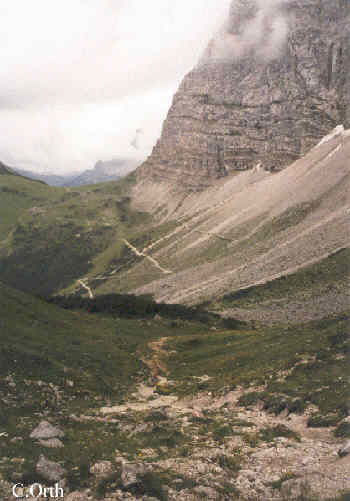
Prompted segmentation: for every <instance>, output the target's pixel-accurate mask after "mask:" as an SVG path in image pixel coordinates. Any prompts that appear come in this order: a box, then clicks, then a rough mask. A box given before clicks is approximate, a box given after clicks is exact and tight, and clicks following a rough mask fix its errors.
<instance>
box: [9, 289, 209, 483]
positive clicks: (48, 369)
mask: <svg viewBox="0 0 350 501" xmlns="http://www.w3.org/2000/svg"><path fill="white" fill-rule="evenodd" d="M0 319H1V320H0V329H1V345H0V375H1V378H0V379H1V383H0V397H1V400H2V402H3V404H2V408H1V413H0V432H2V431H4V430H6V432H7V433H8V437H7V438H2V439H1V440H0V458H1V457H23V458H25V462H24V464H23V465H22V471H25V472H26V474H28V475H29V476H30V475H33V476H34V478H35V479H36V481H37V475H35V474H34V473H33V467H34V463H35V461H37V459H38V457H39V454H40V453H44V454H45V455H46V456H47V457H49V458H51V459H55V460H59V461H62V462H63V463H64V464H65V465H66V467H67V468H68V469H70V471H71V475H72V478H71V479H70V480H71V483H72V485H74V482H75V481H77V478H78V477H79V479H80V480H79V482H80V481H81V478H80V476H81V475H82V472H81V471H80V470H79V465H81V464H83V465H84V464H85V463H86V462H87V461H88V462H92V461H94V460H97V459H103V458H111V457H113V453H114V451H115V449H117V448H122V449H123V450H125V451H127V452H130V453H131V454H136V452H137V449H138V447H139V444H138V443H137V442H136V441H135V440H131V439H130V438H129V439H128V438H127V437H125V436H122V435H121V434H120V433H119V431H118V430H117V427H116V426H115V425H113V423H99V422H95V421H94V422H90V421H88V422H84V421H76V420H74V419H73V418H72V416H73V414H72V413H77V414H78V415H80V414H82V413H84V412H87V413H91V412H93V411H92V410H91V409H93V408H96V407H101V406H103V405H106V403H108V402H109V401H110V399H112V400H113V402H122V401H123V399H124V398H128V397H129V396H130V392H131V390H132V389H133V388H134V387H135V385H136V384H137V383H138V382H140V381H142V380H144V379H145V378H146V377H148V375H149V370H148V368H147V367H146V366H145V365H144V364H143V362H142V361H141V359H142V358H143V357H144V356H145V355H147V354H148V353H149V347H148V343H149V341H151V340H154V339H158V338H160V337H162V336H164V335H169V336H172V335H173V336H179V335H180V334H181V335H184V334H186V333H187V334H188V335H190V336H193V335H199V334H200V333H201V332H208V329H207V328H206V327H205V326H203V324H202V325H199V324H198V325H197V324H195V323H192V322H180V325H179V326H178V327H176V326H174V325H173V326H172V327H171V328H170V327H169V325H170V322H169V321H168V320H161V321H159V320H152V319H149V320H147V321H145V320H143V319H140V320H125V319H120V318H112V317H103V316H100V315H92V314H88V313H83V312H80V311H78V312H71V311H66V310H63V309H60V308H58V307H56V306H54V305H51V304H47V303H44V302H42V301H41V300H39V299H36V298H33V297H31V296H30V295H27V294H25V293H22V292H19V291H16V290H14V289H12V288H9V287H7V286H5V285H3V284H0ZM88 409H90V411H89V410H88ZM43 416H51V418H53V419H54V421H55V422H57V423H58V424H61V426H62V427H63V428H64V429H65V432H66V437H65V439H64V443H65V447H64V450H61V449H53V450H51V449H47V448H44V447H41V446H40V445H39V444H38V443H35V444H34V442H33V440H31V439H30V438H29V434H30V432H31V431H32V429H33V428H34V427H35V426H36V425H37V424H38V422H39V421H40V420H41V419H42V418H43ZM18 436H20V437H22V438H23V440H21V441H18V442H16V443H13V442H10V440H11V439H12V438H14V437H18ZM77 465H78V468H77V469H76V470H74V468H75V467H76V466H77ZM11 468H18V465H17V466H16V465H11V464H10V463H9V462H8V461H5V462H3V463H2V462H1V461H0V473H1V472H5V473H6V471H12V470H11ZM82 468H83V467H82ZM74 476H76V477H77V478H75V477H74Z"/></svg>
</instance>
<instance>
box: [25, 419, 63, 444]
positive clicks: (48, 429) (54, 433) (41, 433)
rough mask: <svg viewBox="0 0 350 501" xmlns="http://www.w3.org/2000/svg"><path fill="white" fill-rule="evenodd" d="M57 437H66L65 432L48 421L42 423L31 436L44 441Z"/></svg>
mask: <svg viewBox="0 0 350 501" xmlns="http://www.w3.org/2000/svg"><path fill="white" fill-rule="evenodd" d="M57 437H64V432H63V431H62V430H60V429H59V428H57V427H56V426H53V425H52V424H51V423H49V422H48V421H41V422H40V424H39V425H38V426H37V427H36V428H35V429H34V430H33V431H32V433H31V434H30V438H39V439H44V440H45V439H49V438H57Z"/></svg>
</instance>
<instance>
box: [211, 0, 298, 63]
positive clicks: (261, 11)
mask: <svg viewBox="0 0 350 501" xmlns="http://www.w3.org/2000/svg"><path fill="white" fill-rule="evenodd" d="M288 1H289V0H247V1H242V0H235V2H233V3H232V6H231V15H230V20H229V22H227V23H225V24H224V26H223V29H222V30H220V31H219V33H218V35H217V36H216V37H215V38H214V40H213V42H212V44H211V51H210V54H209V57H210V58H212V59H231V60H232V59H239V58H240V57H242V56H243V55H245V54H247V53H248V52H250V51H252V50H253V51H254V52H255V55H256V57H258V58H260V59H264V60H269V59H273V58H276V57H278V55H279V54H280V51H281V49H282V47H283V45H284V43H285V42H286V40H287V36H288V32H289V19H288V17H287V15H286V13H285V11H284V10H283V5H284V4H286V3H287V2H288Z"/></svg>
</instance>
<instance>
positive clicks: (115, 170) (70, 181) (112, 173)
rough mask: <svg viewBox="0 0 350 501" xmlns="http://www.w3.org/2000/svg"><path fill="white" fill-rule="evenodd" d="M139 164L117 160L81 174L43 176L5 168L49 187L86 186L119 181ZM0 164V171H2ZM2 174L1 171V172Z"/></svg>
mask: <svg viewBox="0 0 350 501" xmlns="http://www.w3.org/2000/svg"><path fill="white" fill-rule="evenodd" d="M138 164H139V162H138V161H137V160H136V159H124V158H116V159H113V160H107V161H101V160H99V161H98V162H96V164H95V166H94V167H93V168H92V169H87V170H84V171H83V172H81V173H80V174H78V175H77V174H68V175H57V174H43V173H39V172H34V171H30V170H24V169H17V168H12V169H10V168H8V167H6V166H4V168H7V169H10V170H11V172H12V173H17V174H19V175H21V176H24V177H27V178H30V179H35V180H39V181H43V182H44V183H46V184H48V185H49V186H66V187H69V186H84V185H88V184H96V183H105V182H107V181H117V180H118V179H120V178H121V177H123V176H126V175H127V174H128V173H129V172H131V171H132V170H134V169H136V167H137V165H138ZM1 165H3V164H1V163H0V169H1ZM0 173H1V171H0Z"/></svg>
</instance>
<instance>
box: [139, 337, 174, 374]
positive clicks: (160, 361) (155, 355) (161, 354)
mask: <svg viewBox="0 0 350 501" xmlns="http://www.w3.org/2000/svg"><path fill="white" fill-rule="evenodd" d="M167 340H168V338H167V337H162V338H160V339H158V340H157V341H152V342H151V343H148V346H149V348H151V350H152V357H151V358H150V359H144V360H143V362H144V364H146V365H147V367H148V368H149V370H150V371H151V374H152V378H153V379H155V380H159V379H161V377H160V374H161V373H162V374H165V375H166V376H167V375H168V374H169V371H168V368H167V366H166V364H165V362H164V358H165V357H167V356H168V352H167V351H166V350H164V348H163V346H164V344H165V343H166V342H167Z"/></svg>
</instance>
